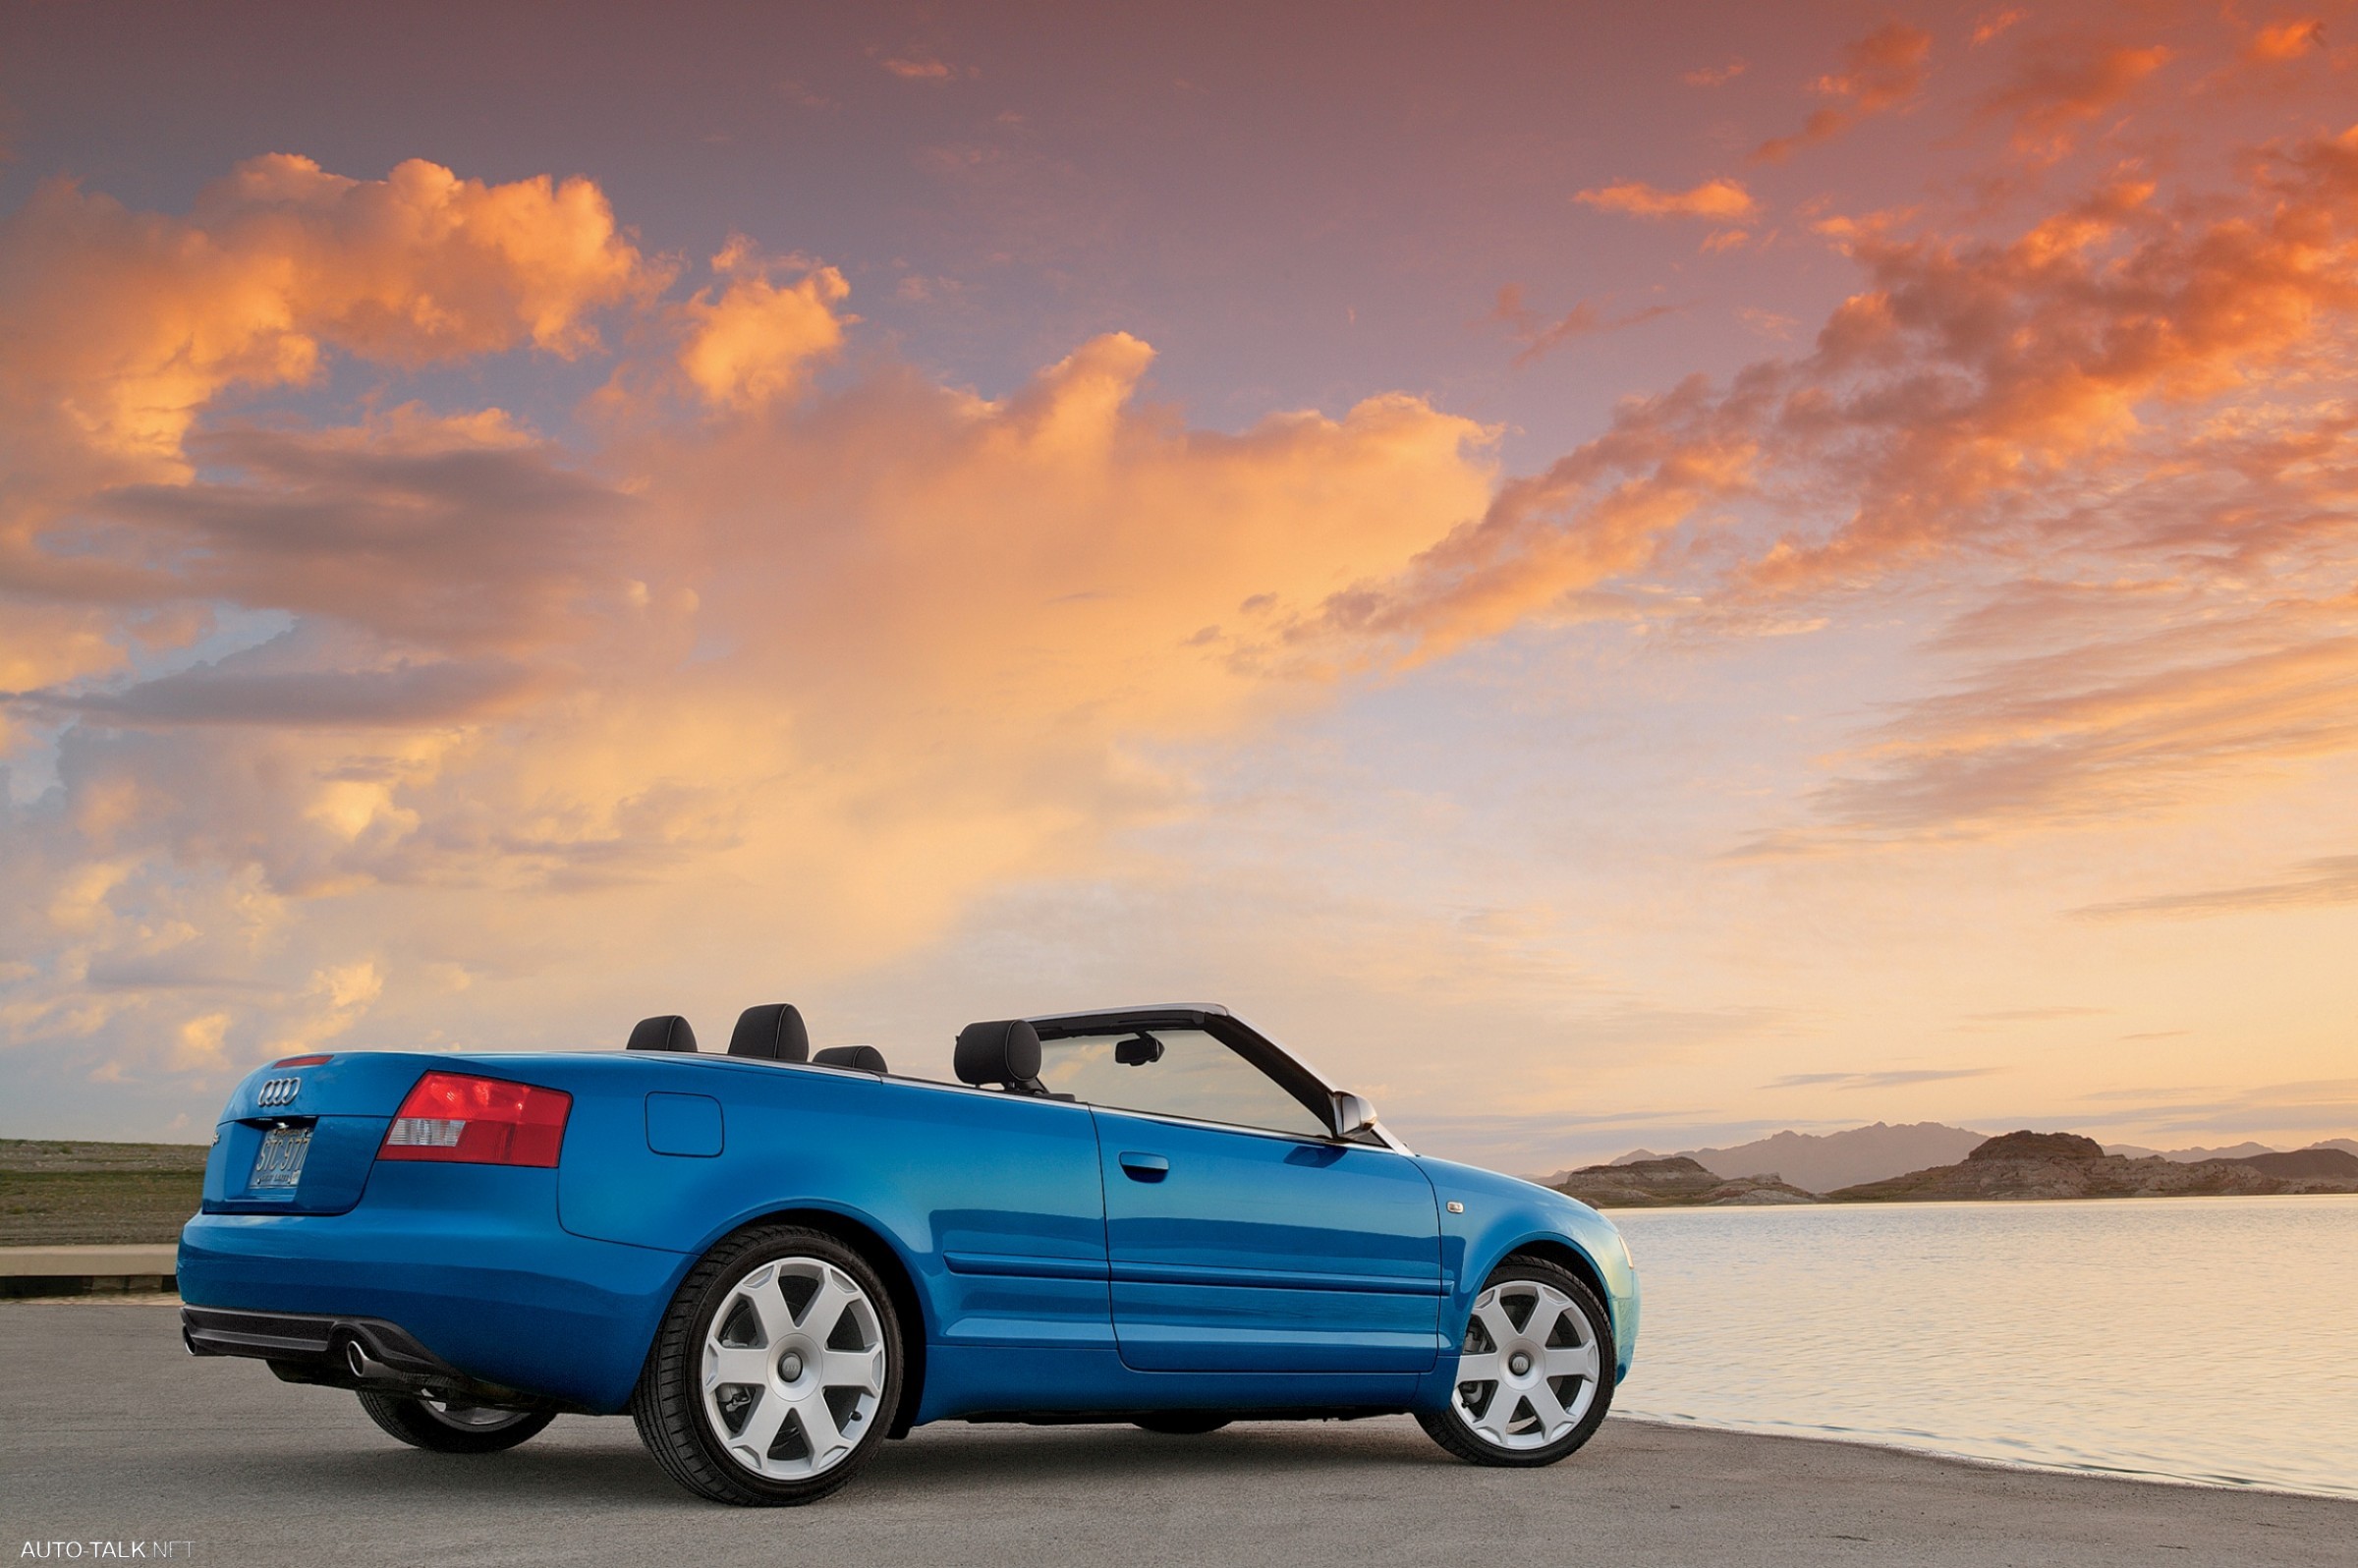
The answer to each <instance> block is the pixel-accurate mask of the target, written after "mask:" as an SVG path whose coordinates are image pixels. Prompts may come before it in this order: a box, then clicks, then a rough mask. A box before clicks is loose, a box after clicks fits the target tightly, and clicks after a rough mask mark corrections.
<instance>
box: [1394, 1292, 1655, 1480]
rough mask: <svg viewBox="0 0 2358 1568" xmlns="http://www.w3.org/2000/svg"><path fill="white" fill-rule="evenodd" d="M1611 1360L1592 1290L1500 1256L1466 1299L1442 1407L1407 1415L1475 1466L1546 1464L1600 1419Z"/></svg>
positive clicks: (1608, 1394)
mask: <svg viewBox="0 0 2358 1568" xmlns="http://www.w3.org/2000/svg"><path fill="white" fill-rule="evenodd" d="M1613 1366H1614V1359H1613V1327H1612V1319H1611V1318H1610V1317H1608V1316H1606V1315H1605V1311H1604V1304H1603V1303H1602V1302H1600V1301H1599V1300H1598V1299H1597V1293H1596V1292H1595V1291H1593V1290H1591V1289H1589V1287H1588V1286H1587V1285H1584V1284H1582V1283H1581V1282H1580V1280H1579V1279H1577V1278H1575V1277H1574V1276H1573V1274H1572V1272H1571V1270H1569V1269H1566V1268H1562V1267H1559V1266H1557V1265H1556V1264H1554V1263H1551V1262H1548V1261H1546V1260H1544V1259H1538V1258H1510V1259H1508V1260H1506V1261H1505V1262H1503V1263H1501V1264H1499V1265H1498V1266H1497V1267H1496V1268H1494V1269H1492V1270H1491V1271H1490V1277H1489V1278H1488V1280H1486V1281H1484V1283H1483V1289H1482V1294H1481V1295H1479V1296H1477V1297H1476V1298H1475V1299H1474V1311H1473V1314H1472V1316H1470V1317H1469V1318H1468V1319H1467V1322H1466V1338H1465V1343H1464V1345H1463V1347H1462V1348H1461V1350H1460V1352H1459V1355H1458V1359H1457V1381H1456V1384H1455V1386H1453V1387H1452V1388H1451V1390H1450V1394H1449V1408H1448V1409H1447V1410H1444V1411H1438V1412H1432V1411H1428V1412H1424V1413H1421V1414H1420V1415H1419V1416H1418V1417H1417V1421H1418V1422H1419V1424H1420V1425H1422V1426H1423V1427H1424V1428H1425V1430H1426V1432H1427V1433H1428V1434H1429V1435H1430V1436H1431V1437H1432V1440H1433V1441H1434V1442H1436V1443H1439V1444H1440V1445H1441V1446H1442V1447H1443V1448H1446V1449H1448V1450H1449V1451H1450V1452H1451V1453H1453V1454H1455V1455H1457V1456H1458V1457H1459V1458H1460V1459H1465V1460H1470V1461H1472V1462H1473V1463H1475V1464H1477V1465H1518V1466H1532V1465H1552V1464H1554V1463H1555V1462H1556V1461H1557V1460H1559V1459H1562V1458H1563V1457H1565V1456H1566V1455H1567V1454H1570V1453H1571V1452H1572V1451H1573V1450H1574V1449H1576V1448H1578V1447H1579V1446H1580V1445H1581V1444H1582V1443H1585V1442H1587V1441H1588V1440H1589V1438H1590V1437H1591V1436H1592V1435H1594V1434H1595V1432H1596V1430H1597V1428H1598V1427H1599V1426H1600V1425H1602V1423H1603V1421H1604V1413H1605V1411H1606V1409H1607V1408H1608V1407H1610V1406H1611V1404H1612V1402H1613Z"/></svg>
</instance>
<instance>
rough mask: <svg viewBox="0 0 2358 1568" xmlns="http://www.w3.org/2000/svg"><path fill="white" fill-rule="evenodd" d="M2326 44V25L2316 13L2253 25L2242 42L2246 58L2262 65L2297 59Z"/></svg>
mask: <svg viewBox="0 0 2358 1568" xmlns="http://www.w3.org/2000/svg"><path fill="white" fill-rule="evenodd" d="M2325 46H2326V25H2325V24H2324V23H2323V22H2321V21H2319V20H2318V19H2316V18H2314V17H2305V18H2299V19H2295V20H2291V21H2284V22H2272V23H2269V24H2268V25H2267V26H2265V27H2261V28H2255V29H2253V32H2252V35H2251V37H2250V38H2249V39H2248V40H2246V42H2245V43H2244V46H2243V56H2244V58H2245V59H2247V60H2250V61H2253V62H2255V63H2258V64H2262V65H2274V64H2275V63H2277V62H2279V61H2284V60H2297V59H2299V58H2300V57H2301V56H2302V55H2305V54H2308V53H2309V52H2310V51H2312V50H2315V49H2322V48H2324V47H2325Z"/></svg>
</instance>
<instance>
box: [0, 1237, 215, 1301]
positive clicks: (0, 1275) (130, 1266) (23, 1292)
mask: <svg viewBox="0 0 2358 1568" xmlns="http://www.w3.org/2000/svg"><path fill="white" fill-rule="evenodd" d="M179 1266H180V1249H179V1248H177V1247H172V1246H143V1247H0V1297H14V1296H92V1295H119V1294H123V1293H126V1292H130V1291H144V1290H173V1289H176V1288H177V1287H178V1285H179V1281H178V1280H177V1279H175V1278H174V1277H173V1271H174V1270H175V1269H177V1268H178V1267H179Z"/></svg>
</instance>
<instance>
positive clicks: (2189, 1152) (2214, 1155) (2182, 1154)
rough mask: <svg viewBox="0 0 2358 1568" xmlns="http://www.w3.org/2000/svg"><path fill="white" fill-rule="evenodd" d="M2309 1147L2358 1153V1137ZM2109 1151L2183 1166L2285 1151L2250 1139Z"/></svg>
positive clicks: (2110, 1147)
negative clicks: (2221, 1144)
mask: <svg viewBox="0 0 2358 1568" xmlns="http://www.w3.org/2000/svg"><path fill="white" fill-rule="evenodd" d="M2309 1147H2310V1148H2338V1149H2340V1150H2341V1151H2342V1152H2343V1153H2345V1154H2358V1138H2329V1139H2326V1140H2325V1141H2324V1142H2322V1143H2316V1144H2311V1145H2310V1146H2309ZM2281 1152H2283V1150H2281V1149H2279V1148H2276V1147H2275V1146H2274V1144H2255V1143H2252V1142H2250V1141H2249V1140H2246V1141H2245V1142H2243V1143H2240V1144H2230V1145H2228V1146H2227V1147H2225V1148H2139V1147H2138V1146H2137V1145H2135V1144H2106V1145H2105V1153H2107V1154H2123V1155H2126V1156H2127V1157H2128V1158H2130V1159H2151V1158H2153V1157H2154V1156H2155V1155H2157V1154H2159V1155H2160V1156H2161V1158H2163V1159H2174V1160H2176V1161H2177V1162H2178V1163H2179V1164H2181V1165H2191V1164H2193V1163H2194V1162H2195V1161H2197V1160H2202V1159H2250V1158H2251V1157H2252V1156H2253V1155H2254V1154H2275V1153H2281Z"/></svg>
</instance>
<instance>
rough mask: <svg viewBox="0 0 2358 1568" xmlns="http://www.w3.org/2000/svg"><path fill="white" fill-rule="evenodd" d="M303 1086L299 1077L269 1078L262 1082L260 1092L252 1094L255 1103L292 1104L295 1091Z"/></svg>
mask: <svg viewBox="0 0 2358 1568" xmlns="http://www.w3.org/2000/svg"><path fill="white" fill-rule="evenodd" d="M302 1087H303V1080H302V1079H300V1078H271V1079H265V1080H263V1082H262V1088H261V1092H259V1093H257V1094H255V1095H254V1096H253V1102H254V1103H255V1104H256V1105H292V1104H294V1103H295V1092H296V1091H297V1090H299V1089H301V1088H302Z"/></svg>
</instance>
